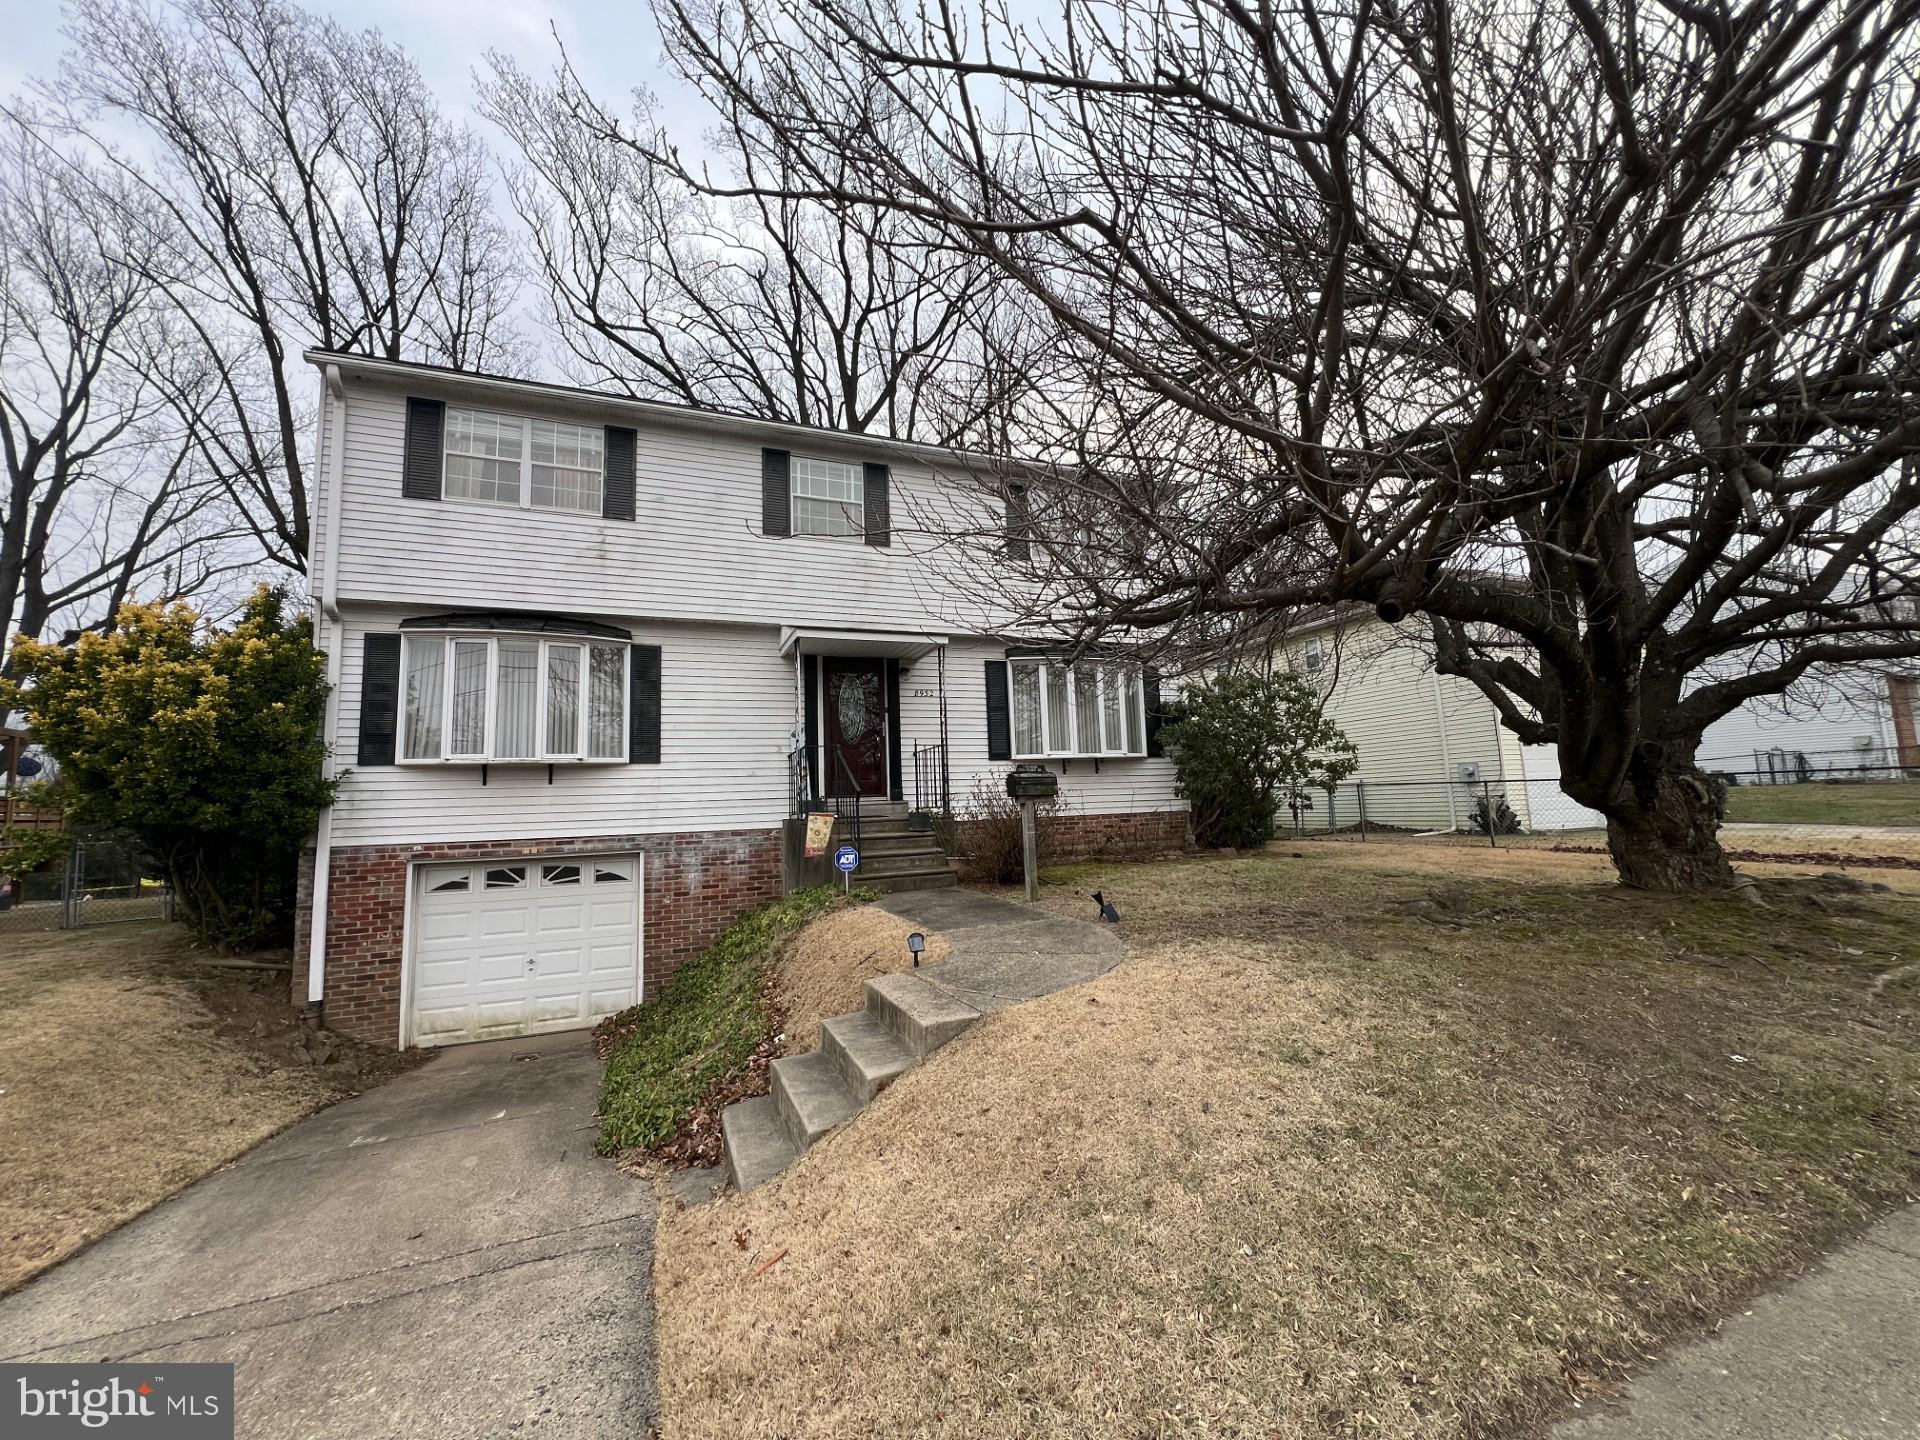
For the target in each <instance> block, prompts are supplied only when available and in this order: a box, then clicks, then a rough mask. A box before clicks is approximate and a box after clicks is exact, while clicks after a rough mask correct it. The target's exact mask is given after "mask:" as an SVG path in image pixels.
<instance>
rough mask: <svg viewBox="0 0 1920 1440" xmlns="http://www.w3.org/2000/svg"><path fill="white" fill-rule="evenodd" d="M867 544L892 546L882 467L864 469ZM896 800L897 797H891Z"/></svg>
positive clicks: (889, 496)
mask: <svg viewBox="0 0 1920 1440" xmlns="http://www.w3.org/2000/svg"><path fill="white" fill-rule="evenodd" d="M864 478H865V480H866V495H865V500H866V506H865V509H866V518H867V544H869V545H883V546H884V545H891V544H893V475H892V473H891V472H890V471H889V470H888V469H887V467H886V466H884V465H869V466H867V467H866V469H865V474H864ZM893 798H894V799H896V800H898V799H899V798H900V797H899V796H898V795H896V796H894V797H893Z"/></svg>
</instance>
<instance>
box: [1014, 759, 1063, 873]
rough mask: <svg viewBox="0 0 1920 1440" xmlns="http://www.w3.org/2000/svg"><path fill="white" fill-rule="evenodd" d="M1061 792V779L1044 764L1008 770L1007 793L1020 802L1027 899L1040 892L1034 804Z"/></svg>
mask: <svg viewBox="0 0 1920 1440" xmlns="http://www.w3.org/2000/svg"><path fill="white" fill-rule="evenodd" d="M1059 793H1060V780H1059V777H1058V776H1056V775H1055V774H1054V773H1053V772H1052V771H1051V770H1049V769H1047V768H1046V767H1045V766H1043V765H1020V766H1016V767H1015V768H1014V769H1012V770H1010V771H1008V772H1007V794H1008V795H1009V796H1011V797H1012V798H1013V799H1015V800H1018V801H1019V802H1020V849H1021V853H1022V862H1023V863H1022V868H1023V870H1024V872H1025V877H1026V882H1027V903H1028V904H1029V905H1031V904H1032V903H1033V902H1034V900H1035V898H1036V897H1037V895H1038V893H1039V888H1040V887H1039V876H1038V867H1039V859H1038V856H1039V847H1038V846H1036V845H1035V844H1034V840H1033V807H1034V804H1035V803H1036V802H1037V801H1041V800H1051V799H1052V798H1053V797H1054V796H1055V795H1058V794H1059Z"/></svg>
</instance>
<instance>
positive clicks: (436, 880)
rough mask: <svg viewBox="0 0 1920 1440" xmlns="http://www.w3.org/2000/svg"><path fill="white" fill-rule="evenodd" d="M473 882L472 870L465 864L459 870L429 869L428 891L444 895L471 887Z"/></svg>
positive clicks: (430, 893)
mask: <svg viewBox="0 0 1920 1440" xmlns="http://www.w3.org/2000/svg"><path fill="white" fill-rule="evenodd" d="M472 884H473V880H472V872H471V871H469V870H468V868H467V867H466V866H465V865H462V866H461V867H460V868H459V869H458V870H429V871H428V872H427V893H428V894H429V895H442V894H447V893H449V892H451V891H455V890H466V889H469V888H470V887H471V886H472Z"/></svg>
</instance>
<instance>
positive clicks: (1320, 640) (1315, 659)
mask: <svg viewBox="0 0 1920 1440" xmlns="http://www.w3.org/2000/svg"><path fill="white" fill-rule="evenodd" d="M1326 664H1327V641H1326V637H1325V636H1324V635H1309V636H1308V637H1307V641H1306V644H1304V645H1302V646H1301V647H1300V666H1301V668H1302V669H1303V670H1305V671H1306V672H1307V673H1308V674H1309V675H1318V674H1319V673H1320V672H1321V671H1322V670H1323V669H1325V668H1326Z"/></svg>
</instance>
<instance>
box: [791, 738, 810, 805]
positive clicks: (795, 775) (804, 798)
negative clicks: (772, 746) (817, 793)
mask: <svg viewBox="0 0 1920 1440" xmlns="http://www.w3.org/2000/svg"><path fill="white" fill-rule="evenodd" d="M807 768H808V767H807V747H806V746H804V745H796V746H794V747H793V749H792V750H790V751H789V752H788V753H787V814H789V815H791V816H793V818H794V819H796V820H797V819H799V818H800V817H801V816H802V815H805V814H806V813H807V812H808V811H810V810H812V809H813V786H812V784H811V783H810V777H809V775H808V773H807Z"/></svg>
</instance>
